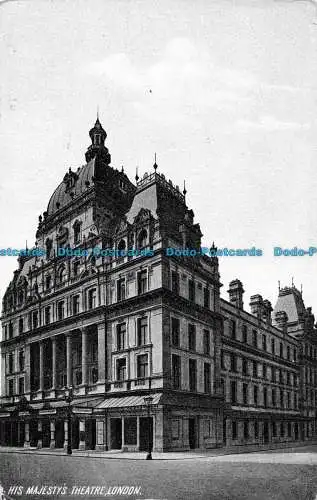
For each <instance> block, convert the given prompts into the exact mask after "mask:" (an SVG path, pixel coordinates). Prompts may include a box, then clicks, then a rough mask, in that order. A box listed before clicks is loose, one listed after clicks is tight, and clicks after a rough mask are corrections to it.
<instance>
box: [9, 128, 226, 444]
mask: <svg viewBox="0 0 317 500" xmlns="http://www.w3.org/2000/svg"><path fill="white" fill-rule="evenodd" d="M106 136H107V134H106V132H105V131H104V129H103V128H102V126H101V124H100V122H99V119H97V121H96V123H95V125H94V127H93V128H92V129H91V130H90V138H91V145H90V146H89V147H88V150H87V152H86V163H85V165H84V166H82V167H80V168H78V169H77V170H75V171H73V170H71V169H69V170H68V171H67V173H66V174H65V176H64V178H63V180H62V182H61V183H60V184H59V185H58V187H57V188H56V190H55V191H54V193H53V194H52V196H51V198H50V200H49V203H48V206H47V209H46V211H45V212H44V213H43V215H41V216H40V217H39V222H38V228H37V232H36V242H35V247H34V248H35V249H45V255H37V256H27V255H26V256H20V257H19V259H18V269H17V270H16V271H15V272H14V276H13V279H12V281H11V283H10V284H9V286H8V288H7V290H6V292H5V295H4V298H3V308H2V317H1V320H2V342H1V356H2V365H1V366H2V374H1V384H2V387H1V391H2V398H1V408H0V440H1V445H11V446H23V447H33V446H36V447H50V448H63V447H64V448H66V447H67V445H68V440H69V439H71V444H72V448H74V449H99V450H109V449H122V450H147V449H148V447H149V440H150V442H151V443H150V444H151V445H153V449H154V450H184V449H191V448H212V447H216V446H222V444H223V429H222V425H223V405H224V398H223V394H222V387H221V377H220V375H221V373H220V359H221V341H222V330H223V316H222V314H221V307H220V293H219V290H220V281H219V272H218V260H217V258H209V257H207V256H201V257H197V258H193V257H167V256H166V252H165V249H166V248H167V247H188V248H198V247H199V246H200V243H201V237H202V234H201V231H200V227H199V224H196V223H195V222H194V214H193V211H192V210H190V209H189V208H188V207H187V205H186V199H185V195H186V191H185V189H184V191H183V192H181V191H180V190H179V188H178V186H174V185H173V183H172V182H171V181H170V180H166V179H165V177H164V175H163V174H162V173H159V172H158V171H157V165H156V163H155V164H154V166H153V170H152V172H151V173H149V174H147V173H145V174H144V175H143V177H142V179H139V178H138V176H136V182H135V183H132V182H131V181H130V180H129V179H128V177H127V176H126V174H125V173H124V171H123V169H121V170H117V169H115V168H113V167H112V166H111V165H110V163H111V158H110V154H109V152H108V149H107V148H106V146H105V140H106ZM61 248H63V249H66V248H68V249H71V250H74V249H77V250H78V252H76V255H74V254H73V255H72V256H70V252H69V255H62V252H60V250H59V249H61ZM94 248H99V251H95V252H93V249H94ZM109 248H110V249H115V250H120V251H121V253H120V254H119V253H118V254H116V255H108V254H107V252H101V251H100V250H101V249H102V250H105V249H109ZM130 249H135V250H138V251H139V254H136V252H135V254H134V255H133V254H132V253H129V252H128V250H130ZM79 250H81V252H79ZM124 250H125V251H126V252H123V251H124ZM141 251H143V253H144V252H145V251H147V252H148V254H147V255H143V254H142V253H141ZM64 254H65V252H64ZM149 396H151V397H150V398H149ZM69 415H70V416H71V418H70V420H71V429H69V428H68V421H69V419H68V417H69ZM70 431H71V432H70Z"/></svg>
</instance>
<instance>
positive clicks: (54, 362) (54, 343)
mask: <svg viewBox="0 0 317 500" xmlns="http://www.w3.org/2000/svg"><path fill="white" fill-rule="evenodd" d="M56 342H57V339H56V337H53V338H52V389H56ZM54 425H55V423H54Z"/></svg>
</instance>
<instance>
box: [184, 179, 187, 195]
mask: <svg viewBox="0 0 317 500" xmlns="http://www.w3.org/2000/svg"><path fill="white" fill-rule="evenodd" d="M186 193H187V191H186V185H185V181H184V189H183V195H184V196H186Z"/></svg>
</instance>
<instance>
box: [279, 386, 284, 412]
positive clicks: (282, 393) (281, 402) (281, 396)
mask: <svg viewBox="0 0 317 500" xmlns="http://www.w3.org/2000/svg"><path fill="white" fill-rule="evenodd" d="M280 407H281V408H284V392H283V391H282V389H281V390H280Z"/></svg>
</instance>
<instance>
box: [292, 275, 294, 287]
mask: <svg viewBox="0 0 317 500" xmlns="http://www.w3.org/2000/svg"><path fill="white" fill-rule="evenodd" d="M292 287H293V288H294V276H292Z"/></svg>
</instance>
